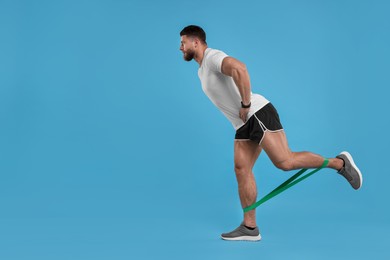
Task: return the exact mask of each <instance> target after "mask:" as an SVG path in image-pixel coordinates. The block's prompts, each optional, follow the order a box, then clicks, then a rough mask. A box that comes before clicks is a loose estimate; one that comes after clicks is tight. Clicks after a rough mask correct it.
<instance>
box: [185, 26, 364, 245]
mask: <svg viewBox="0 0 390 260" xmlns="http://www.w3.org/2000/svg"><path fill="white" fill-rule="evenodd" d="M180 36H181V45H180V51H182V52H183V57H184V60H186V61H191V60H192V59H195V61H196V62H197V63H199V70H198V75H199V78H200V81H201V84H202V89H203V91H204V92H205V94H206V95H207V96H208V97H209V99H210V100H211V101H212V102H213V103H214V105H216V106H217V108H219V109H220V110H221V112H222V113H223V114H224V115H225V116H226V117H227V118H228V119H229V121H230V122H231V123H232V124H233V127H234V128H235V130H236V135H235V141H234V170H235V173H236V178H237V182H238V191H239V196H240V201H241V205H242V207H243V208H246V207H248V206H250V205H252V204H253V203H255V202H256V198H257V189H256V182H255V179H254V175H253V172H252V169H253V166H254V164H255V162H256V160H257V158H258V157H259V155H260V152H261V151H262V150H264V151H265V152H266V153H267V155H268V157H269V158H270V159H271V161H272V162H273V164H274V165H275V166H276V167H277V168H279V169H282V170H284V171H290V170H294V169H301V168H318V167H320V166H321V165H322V164H323V163H324V158H323V157H322V156H320V155H317V154H314V153H311V152H292V151H291V150H290V148H289V146H288V143H287V139H286V135H285V133H284V130H283V128H282V125H281V123H280V120H279V115H278V113H277V111H276V109H275V108H274V106H273V105H272V104H271V103H270V102H269V101H268V100H267V99H266V98H264V97H263V96H261V95H258V94H254V93H252V92H251V85H250V79H249V74H248V71H247V69H246V66H245V64H243V63H242V62H240V61H239V60H237V59H235V58H233V57H229V56H228V55H226V54H225V53H224V52H222V51H219V50H216V49H211V48H208V46H207V43H206V33H205V32H204V31H203V29H202V28H200V27H199V26H195V25H190V26H187V27H185V28H184V29H183V30H182V31H181V32H180ZM328 160H329V163H328V165H327V167H328V168H332V169H335V170H337V171H338V173H339V174H341V175H342V176H343V177H344V178H345V179H347V181H348V182H349V183H350V184H351V186H352V187H353V188H354V189H356V190H357V189H359V188H360V187H361V186H362V182H363V178H362V175H361V173H360V170H359V169H358V168H357V166H356V165H355V163H354V161H353V159H352V156H351V155H350V154H349V153H348V152H342V153H340V154H339V155H338V156H336V158H329V159H328ZM255 214H256V212H255V210H251V211H249V212H246V213H244V221H243V222H242V224H241V225H240V226H239V227H238V228H237V229H235V230H233V231H232V232H229V233H225V234H222V235H221V237H222V239H225V240H250V241H258V240H260V239H261V236H260V232H259V229H258V227H257V224H256V215H255Z"/></svg>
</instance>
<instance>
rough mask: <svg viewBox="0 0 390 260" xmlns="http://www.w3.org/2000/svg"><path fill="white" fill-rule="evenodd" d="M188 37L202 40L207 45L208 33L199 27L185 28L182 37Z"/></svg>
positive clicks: (190, 26)
mask: <svg viewBox="0 0 390 260" xmlns="http://www.w3.org/2000/svg"><path fill="white" fill-rule="evenodd" d="M183 35H187V36H190V37H197V38H199V40H201V41H202V42H203V43H204V44H207V43H206V33H205V32H204V31H203V29H202V28H201V27H199V26H197V25H189V26H187V27H184V29H183V30H181V32H180V36H183Z"/></svg>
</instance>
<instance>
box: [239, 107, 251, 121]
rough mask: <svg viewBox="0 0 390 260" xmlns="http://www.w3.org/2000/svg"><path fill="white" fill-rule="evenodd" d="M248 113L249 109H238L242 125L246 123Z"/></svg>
mask: <svg viewBox="0 0 390 260" xmlns="http://www.w3.org/2000/svg"><path fill="white" fill-rule="evenodd" d="M248 113H249V108H240V114H239V116H240V118H241V120H242V121H243V122H244V123H246V120H247V117H248Z"/></svg>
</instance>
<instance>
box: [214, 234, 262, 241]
mask: <svg viewBox="0 0 390 260" xmlns="http://www.w3.org/2000/svg"><path fill="white" fill-rule="evenodd" d="M221 238H222V239H223V240H228V241H260V240H261V236H260V235H258V236H240V237H223V236H221Z"/></svg>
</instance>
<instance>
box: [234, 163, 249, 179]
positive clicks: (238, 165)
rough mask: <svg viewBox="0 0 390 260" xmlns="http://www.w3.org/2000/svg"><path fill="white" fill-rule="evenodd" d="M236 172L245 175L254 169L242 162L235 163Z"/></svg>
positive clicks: (238, 174)
mask: <svg viewBox="0 0 390 260" xmlns="http://www.w3.org/2000/svg"><path fill="white" fill-rule="evenodd" d="M234 172H235V173H236V175H237V176H244V175H247V174H250V173H251V172H252V171H251V169H249V168H248V167H247V166H245V165H243V164H241V163H235V164H234Z"/></svg>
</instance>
